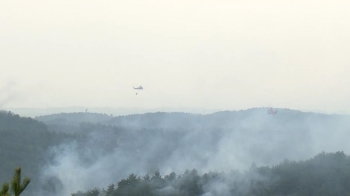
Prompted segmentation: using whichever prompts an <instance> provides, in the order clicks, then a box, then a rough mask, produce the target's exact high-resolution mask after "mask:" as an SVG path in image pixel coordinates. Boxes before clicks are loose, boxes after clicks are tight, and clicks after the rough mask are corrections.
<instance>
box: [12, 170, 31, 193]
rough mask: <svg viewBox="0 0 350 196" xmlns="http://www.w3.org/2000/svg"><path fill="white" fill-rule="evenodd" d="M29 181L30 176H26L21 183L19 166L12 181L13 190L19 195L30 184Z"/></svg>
mask: <svg viewBox="0 0 350 196" xmlns="http://www.w3.org/2000/svg"><path fill="white" fill-rule="evenodd" d="M29 182H30V179H29V178H24V179H23V182H22V183H21V168H20V167H19V168H17V169H16V170H15V174H14V176H13V178H12V181H11V190H12V192H13V193H14V194H15V196H19V195H20V194H21V193H22V192H23V191H24V189H25V188H26V187H27V186H28V184H29Z"/></svg>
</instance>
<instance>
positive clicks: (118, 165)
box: [0, 108, 350, 196]
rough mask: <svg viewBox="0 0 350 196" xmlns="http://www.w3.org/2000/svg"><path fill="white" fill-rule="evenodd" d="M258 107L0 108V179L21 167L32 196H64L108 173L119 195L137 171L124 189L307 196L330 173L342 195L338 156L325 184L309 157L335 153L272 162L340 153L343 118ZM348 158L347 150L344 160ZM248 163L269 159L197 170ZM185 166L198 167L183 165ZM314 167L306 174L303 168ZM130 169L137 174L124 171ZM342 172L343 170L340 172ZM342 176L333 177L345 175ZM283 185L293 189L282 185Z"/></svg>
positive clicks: (346, 126) (348, 123)
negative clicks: (37, 111) (37, 112)
mask: <svg viewBox="0 0 350 196" xmlns="http://www.w3.org/2000/svg"><path fill="white" fill-rule="evenodd" d="M266 111H267V110H266V108H262V109H250V110H244V111H224V112H218V113H214V114H209V115H196V114H186V113H161V112H158V113H148V114H142V115H141V114H140V115H128V116H119V117H112V116H108V115H105V114H91V113H70V114H67V113H62V114H55V115H49V116H42V117H37V118H35V119H32V118H22V117H19V116H18V115H15V114H12V113H9V112H0V157H1V162H0V174H1V175H0V183H2V182H6V180H8V179H10V178H11V176H12V172H11V171H12V169H13V168H16V167H19V166H21V167H22V168H23V171H25V172H26V173H25V174H24V175H25V176H30V177H31V179H32V182H31V185H30V186H29V187H28V188H27V189H26V191H25V193H24V194H28V195H39V196H40V195H52V196H56V195H69V194H71V193H73V192H76V191H77V190H81V191H86V190H90V191H89V192H88V193H84V194H90V195H91V194H92V195H93V194H96V193H97V192H100V193H104V191H103V190H101V189H93V188H94V187H99V188H101V187H104V186H107V185H108V184H110V183H112V182H111V181H112V180H113V179H114V182H115V183H116V182H121V183H116V184H115V185H114V186H113V187H112V186H110V187H108V189H107V190H110V192H113V194H119V195H120V194H121V193H123V194H127V193H129V192H128V190H129V188H125V187H129V184H128V183H129V181H123V178H125V179H124V180H128V179H129V178H130V179H134V178H135V179H136V180H135V179H134V180H132V183H136V184H138V185H140V186H138V185H137V187H136V188H135V187H134V186H131V187H132V188H130V189H132V190H133V191H136V192H137V190H138V189H140V191H141V190H142V191H143V192H144V193H145V194H146V193H149V194H151V195H152V194H153V195H154V194H155V195H157V194H158V195H167V194H168V192H169V191H170V192H171V191H174V192H171V194H170V193H169V194H168V195H178V194H180V195H186V194H187V195H191V194H192V195H196V194H202V195H204V196H210V195H224V196H225V195H232V194H233V193H234V194H236V195H249V194H250V195H254V194H255V195H258V194H256V193H254V191H255V190H256V191H257V192H258V193H259V194H263V193H266V195H269V194H270V193H271V194H270V195H307V194H306V193H308V194H310V195H312V194H313V193H311V192H308V191H309V190H308V189H307V188H305V187H304V184H303V183H306V184H309V186H311V187H313V186H319V190H321V189H322V191H325V190H326V189H327V190H328V188H327V186H328V184H329V183H331V182H333V181H335V183H336V184H331V185H332V186H333V188H334V187H338V188H335V189H336V190H338V189H339V191H340V192H341V193H344V192H345V191H344V190H343V188H341V187H346V186H345V185H343V184H339V183H340V182H345V180H343V181H340V180H337V177H338V176H337V175H336V174H332V172H331V170H332V169H334V167H333V166H335V167H336V165H337V163H341V161H340V162H339V161H335V162H334V163H335V165H333V166H332V165H331V164H329V165H328V166H329V170H328V171H330V172H328V173H327V175H328V176H330V178H329V183H328V184H327V186H326V185H322V186H321V185H320V184H319V183H323V181H322V180H321V179H319V178H320V177H318V175H319V174H318V173H320V174H321V173H322V172H323V171H326V169H320V168H322V167H321V166H322V165H317V164H311V162H312V161H313V163H314V159H316V158H317V157H322V156H323V157H326V158H325V160H332V159H334V160H338V159H337V156H338V154H324V155H322V154H320V155H318V156H317V157H315V158H313V159H312V160H307V161H301V162H294V161H290V162H287V161H286V162H283V163H281V164H279V163H280V162H281V161H283V160H284V159H289V160H295V161H300V160H305V159H307V158H310V157H313V156H314V155H315V154H318V153H319V152H322V151H325V152H337V151H341V150H344V151H345V152H347V151H346V150H347V149H350V143H349V142H348V130H350V118H349V116H341V115H323V114H316V113H304V112H300V111H293V110H288V109H285V110H279V112H278V114H277V115H268V114H267V113H266ZM333 155H334V156H333ZM336 155H337V156H336ZM327 157H332V158H327ZM347 159H348V157H347V156H345V158H344V160H347ZM310 161H311V162H310ZM253 162H255V163H256V164H257V165H259V166H261V165H268V166H271V165H277V166H274V167H255V168H254V167H253V168H254V169H253V168H252V169H251V170H249V171H247V172H232V173H215V172H213V173H211V172H209V173H207V174H203V175H202V174H199V173H200V172H208V171H230V170H232V169H234V170H240V171H243V170H244V169H246V168H247V165H248V166H249V165H250V164H251V163H253ZM303 165H304V168H303V167H302V166H303ZM345 165H346V164H345ZM306 166H307V167H306ZM305 167H306V168H307V169H305ZM187 168H196V169H197V170H198V171H199V172H198V173H197V172H196V171H195V170H193V171H188V172H185V173H183V172H184V171H185V170H186V169H187ZM278 168H280V170H278ZM287 168H290V170H288V169H287ZM313 170H314V173H308V172H311V171H313ZM156 171H176V172H177V173H179V174H180V173H181V175H175V173H172V174H168V175H165V176H160V174H159V173H158V174H155V172H156ZM253 171H254V172H253ZM278 171H280V172H281V173H278ZM288 171H289V173H288ZM344 171H345V170H344ZM264 172H265V173H264ZM130 173H134V174H135V175H131V176H129V174H130ZM145 173H149V174H152V175H150V176H149V178H150V179H149V181H147V179H148V177H147V176H143V174H145ZM194 173H196V175H195V176H196V177H195V179H197V180H199V181H198V182H197V181H195V182H196V183H197V185H198V187H197V189H195V190H196V191H197V192H191V191H189V190H188V188H186V187H187V184H191V183H192V184H193V182H192V181H191V179H192V178H190V177H189V176H188V175H190V174H193V175H194ZM153 174H155V175H156V176H154V175H153ZM304 174H305V175H306V176H303V175H304ZM345 174H346V175H347V173H346V172H341V175H339V176H342V175H345ZM137 175H141V176H143V177H138V176H137ZM193 175H192V176H193ZM295 175H297V176H295ZM309 175H311V176H313V177H312V178H311V177H310V178H309ZM325 175H326V174H325ZM346 175H345V176H343V177H341V178H342V179H346V178H347V177H346ZM82 176H83V177H82ZM90 176H91V177H90ZM127 176H129V177H128V178H127ZM166 176H170V177H166ZM174 176H175V177H176V178H175V177H174ZM186 176H187V177H186ZM283 176H285V177H283ZM300 176H303V178H301V177H300ZM260 177H261V178H260ZM282 177H283V178H282ZM299 177H300V178H299ZM333 177H334V179H333ZM152 178H153V179H158V180H159V184H157V183H156V184H154V183H153V182H152V183H151V181H152ZM169 178H170V179H171V180H170V179H169ZM322 178H323V177H322ZM130 179H129V180H130ZM282 179H283V180H282ZM145 180H146V181H147V182H149V183H150V184H149V186H148V185H147V183H146V184H145V182H146V181H145ZM280 180H282V181H280ZM144 181H145V182H144ZM285 182H288V185H287V184H285ZM298 183H299V184H298ZM300 183H301V184H300ZM76 185H78V186H79V187H77V186H76ZM146 185H147V186H146ZM122 187H124V188H122ZM235 187H236V188H235ZM278 187H279V188H278ZM281 187H284V188H281ZM288 187H289V188H288ZM295 187H297V188H295ZM322 187H323V188H322ZM287 189H290V190H293V191H295V192H291V191H289V192H288V191H287V192H283V191H285V190H287ZM294 189H297V190H298V191H299V192H298V191H296V190H294ZM299 189H300V190H299ZM323 189H324V190H323ZM107 190H106V191H107ZM191 190H192V189H191ZM282 190H283V191H282ZM140 191H139V192H140ZM147 191H148V192H147ZM167 191H168V192H167ZM225 191H226V192H225ZM232 191H236V192H232ZM271 191H272V192H271ZM279 191H280V192H279ZM300 191H304V192H300ZM325 192H326V191H325ZM37 193H38V194H37ZM272 193H274V194H272ZM332 193H333V192H332ZM76 194H78V195H79V194H83V193H82V192H80V193H76ZM132 194H134V193H132ZM132 194H131V193H130V195H132ZM135 194H136V193H135ZM335 195H336V194H335Z"/></svg>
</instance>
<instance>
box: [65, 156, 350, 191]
mask: <svg viewBox="0 0 350 196" xmlns="http://www.w3.org/2000/svg"><path fill="white" fill-rule="evenodd" d="M349 194H350V156H348V155H345V154H344V153H343V152H336V153H324V152H322V153H320V154H318V155H317V156H315V157H313V158H311V159H308V160H305V161H298V162H296V161H289V160H285V161H283V162H282V163H280V164H278V165H275V166H271V167H269V166H262V167H256V166H255V165H252V166H251V167H250V168H249V169H248V170H246V171H244V172H240V171H231V172H227V173H224V172H220V173H219V172H208V173H204V174H199V173H198V172H197V170H196V169H192V170H186V171H185V172H184V173H181V174H176V173H175V172H171V173H169V174H166V175H161V174H160V173H159V172H158V171H156V172H154V173H153V174H151V175H149V174H146V175H144V176H137V175H135V174H130V175H129V176H128V177H126V178H124V179H122V180H119V181H118V183H116V184H113V183H112V184H109V185H106V186H105V188H104V189H97V188H93V189H91V190H89V191H86V192H83V191H78V192H76V193H74V194H72V196H98V195H106V196H124V195H129V196H141V195H146V196H180V195H181V196H200V195H203V196H209V195H210V196H228V195H235V196H250V195H255V196H271V195H276V196H277V195H298V196H329V195H349Z"/></svg>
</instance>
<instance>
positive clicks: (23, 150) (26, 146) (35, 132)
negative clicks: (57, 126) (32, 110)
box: [0, 112, 71, 189]
mask: <svg viewBox="0 0 350 196" xmlns="http://www.w3.org/2000/svg"><path fill="white" fill-rule="evenodd" d="M69 138H71V137H69V136H68V135H64V134H57V133H54V132H49V131H48V129H47V127H46V125H45V124H44V123H41V122H38V121H36V120H33V119H31V118H22V117H20V116H18V115H15V114H12V113H10V112H0V157H1V162H0V174H1V175H0V183H4V182H6V181H7V180H8V179H10V178H11V176H12V170H13V168H16V167H19V166H21V167H22V168H23V169H24V171H26V175H28V176H31V177H32V180H33V182H34V183H33V186H31V187H30V188H29V189H33V188H34V187H35V186H37V185H38V184H37V182H38V178H39V174H40V169H41V167H42V166H43V165H45V164H46V163H47V161H49V157H48V156H47V150H48V148H49V147H50V146H54V145H58V144H59V143H62V142H64V141H65V140H68V139H69Z"/></svg>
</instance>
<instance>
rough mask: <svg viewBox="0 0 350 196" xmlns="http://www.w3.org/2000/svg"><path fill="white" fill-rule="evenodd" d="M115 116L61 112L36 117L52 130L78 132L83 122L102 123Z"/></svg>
mask: <svg viewBox="0 0 350 196" xmlns="http://www.w3.org/2000/svg"><path fill="white" fill-rule="evenodd" d="M112 118H113V117H112V116H109V115H107V114H97V113H87V112H75V113H59V114H51V115H45V116H39V117H35V119H36V120H38V121H41V122H43V123H45V124H46V125H47V126H48V128H49V130H50V131H55V132H64V133H77V132H79V131H80V128H79V127H80V124H81V123H94V124H97V123H102V124H104V123H105V122H106V121H109V120H111V119H112Z"/></svg>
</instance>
